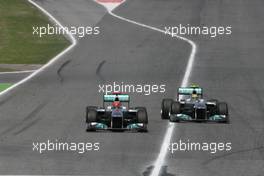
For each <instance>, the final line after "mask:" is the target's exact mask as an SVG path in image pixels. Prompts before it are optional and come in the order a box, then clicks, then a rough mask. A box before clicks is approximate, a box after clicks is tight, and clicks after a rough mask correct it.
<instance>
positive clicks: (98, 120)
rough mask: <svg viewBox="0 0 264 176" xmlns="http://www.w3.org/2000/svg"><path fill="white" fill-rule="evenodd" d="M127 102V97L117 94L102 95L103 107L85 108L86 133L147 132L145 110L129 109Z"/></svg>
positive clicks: (141, 108)
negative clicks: (107, 131) (105, 131)
mask: <svg viewBox="0 0 264 176" xmlns="http://www.w3.org/2000/svg"><path fill="white" fill-rule="evenodd" d="M129 102H130V100H129V95H125V94H121V93H119V92H117V93H112V94H109V95H104V100H103V107H96V106H88V107H87V108H86V123H87V131H97V130H111V131H126V130H127V131H136V132H147V124H148V115H147V110H146V108H145V107H136V108H131V107H130V106H129ZM123 103H124V104H126V106H124V105H123ZM107 104H108V105H107Z"/></svg>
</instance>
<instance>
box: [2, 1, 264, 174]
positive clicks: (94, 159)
mask: <svg viewBox="0 0 264 176" xmlns="http://www.w3.org/2000/svg"><path fill="white" fill-rule="evenodd" d="M38 3H40V4H41V5H42V6H43V7H44V8H45V9H47V10H48V11H49V12H51V13H52V14H53V15H54V16H55V17H56V18H57V19H58V20H59V21H61V22H62V24H64V25H96V26H100V28H101V34H100V36H87V37H85V38H82V39H80V40H79V41H78V44H77V46H76V47H75V48H74V49H73V50H71V52H70V53H68V54H67V55H65V56H64V57H62V58H61V59H60V60H59V61H57V62H56V63H55V64H54V65H52V66H50V67H49V68H48V69H46V70H44V71H43V72H41V74H39V75H37V76H36V77H34V78H33V79H31V80H30V81H28V82H26V83H25V84H23V85H21V86H19V87H18V88H16V89H14V90H12V91H11V92H9V94H7V95H5V96H2V97H0V105H1V106H0V112H1V118H0V129H1V131H0V137H1V140H0V174H41V175H45V174H73V175H78V174H86V175H116V176H117V175H120V176H123V175H126V176H130V175H131V176H132V175H133V176H134V175H149V173H150V172H151V168H152V166H153V163H154V161H155V159H156V158H157V156H158V154H159V151H160V146H161V143H162V141H163V138H164V134H165V131H166V127H167V123H168V122H167V121H162V120H161V119H160V116H159V110H160V102H161V99H162V98H163V97H175V94H176V87H178V86H180V83H181V80H182V77H183V75H184V72H185V66H186V62H187V59H188V56H189V53H190V51H191V48H190V46H189V45H188V44H187V43H186V42H183V41H180V40H178V39H176V38H170V37H168V36H165V35H164V34H161V33H158V32H155V31H151V30H148V29H144V28H142V27H139V26H136V25H133V24H130V23H127V22H124V21H120V20H119V19H116V18H114V17H112V16H110V15H108V14H106V12H105V11H104V9H103V8H102V7H101V6H99V5H97V4H95V3H94V2H92V1H84V0H78V2H76V1H70V0H66V1H65V0H63V1H62V0H61V1H58V0H57V1H51V0H41V1H40V0H39V1H38ZM263 6H264V2H263V1H261V0H243V1H240V0H236V1H232V2H230V1H228V0H222V1H213V2H212V1H204V0H198V1H197V0H195V1H194V0H187V1H186V0H180V1H173V0H167V1H161V0H146V1H144V2H143V1H139V0H128V1H127V2H126V3H125V4H123V5H122V6H120V7H118V9H116V10H115V11H114V12H115V13H116V14H119V15H120V16H124V17H126V18H129V19H133V20H135V21H138V22H141V23H144V24H148V25H152V26H155V27H159V28H162V27H164V26H165V25H177V24H179V23H182V24H192V25H199V24H200V25H208V26H210V25H220V24H221V25H232V27H233V34H232V36H231V37H221V38H218V39H210V38H206V37H202V36H201V37H190V38H191V39H192V40H193V41H194V42H196V44H197V45H198V47H199V48H198V53H197V55H196V58H195V63H194V67H193V71H192V75H191V78H190V80H189V82H195V83H198V84H199V85H200V86H202V87H204V89H205V91H206V92H205V93H206V95H205V96H206V97H208V98H209V97H210V98H211V97H212V98H218V99H220V100H224V101H226V102H228V104H229V106H230V114H231V123H230V124H228V125H225V124H201V123H198V124H197V123H181V124H176V125H175V130H174V134H173V137H172V139H171V141H172V142H178V141H179V140H180V139H182V140H187V139H189V140H191V141H195V142H209V143H210V142H232V151H231V152H218V153H216V154H210V153H208V152H197V151H189V152H176V153H174V154H168V155H167V157H166V159H165V161H166V162H165V163H164V166H163V167H162V173H161V175H162V176H165V175H166V176H173V175H174V176H178V175H179V176H193V175H196V176H211V175H219V176H222V175H239V176H249V175H250V176H261V175H263V173H264V167H263V166H264V161H263V159H264V153H263V152H264V149H263V143H264V137H263V132H264V118H263V114H264V113H263V104H264V93H263V88H264V81H263V75H264V69H263V65H264V63H263V62H264V61H263V59H262V55H263V54H262V51H263V46H264V45H263V43H264V37H263V35H264V34H263V27H264V24H263V20H261V17H263V15H264V14H263V13H264V12H263ZM91 14H93V15H91ZM102 63H103V65H102ZM100 65H101V66H100ZM98 66H100V69H99V70H98ZM113 81H119V82H121V81H124V82H126V83H142V84H166V94H164V95H163V94H152V95H151V96H142V95H138V94H132V97H131V98H132V105H134V106H138V105H143V106H146V107H147V109H148V113H149V133H143V134H142V133H86V132H85V123H84V108H85V106H86V105H96V104H98V105H99V104H101V100H102V98H101V94H99V93H97V91H98V84H106V83H111V82H113ZM48 139H50V140H55V139H59V140H61V141H64V142H67V141H68V142H72V141H75V142H100V151H99V152H87V153H85V154H77V153H74V152H47V153H43V154H39V153H37V152H33V151H32V142H36V141H46V140H48Z"/></svg>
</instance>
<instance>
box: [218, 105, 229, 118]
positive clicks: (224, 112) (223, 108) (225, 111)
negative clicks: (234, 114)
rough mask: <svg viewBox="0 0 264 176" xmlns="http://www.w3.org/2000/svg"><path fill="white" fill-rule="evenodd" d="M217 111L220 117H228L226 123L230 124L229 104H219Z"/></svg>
mask: <svg viewBox="0 0 264 176" xmlns="http://www.w3.org/2000/svg"><path fill="white" fill-rule="evenodd" d="M217 111H218V114H219V115H225V116H226V120H225V122H226V123H228V122H229V114H228V106H227V103H225V102H219V103H218V105H217Z"/></svg>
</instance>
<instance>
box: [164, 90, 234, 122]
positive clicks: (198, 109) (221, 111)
mask: <svg viewBox="0 0 264 176" xmlns="http://www.w3.org/2000/svg"><path fill="white" fill-rule="evenodd" d="M177 97H178V98H177V100H176V101H174V100H173V99H163V100H162V103H161V118H162V119H169V120H170V121H171V122H180V121H195V122H222V123H229V114H228V106H227V103H225V102H219V101H218V100H216V99H212V100H204V99H203V89H202V88H200V87H199V86H190V87H180V88H179V89H178V96H177Z"/></svg>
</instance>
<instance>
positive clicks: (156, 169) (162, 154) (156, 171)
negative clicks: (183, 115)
mask: <svg viewBox="0 0 264 176" xmlns="http://www.w3.org/2000/svg"><path fill="white" fill-rule="evenodd" d="M95 2H96V1H95ZM106 9H107V8H106ZM107 11H108V13H109V14H110V15H112V16H114V17H116V18H118V19H120V20H123V21H126V22H129V23H132V24H135V25H138V26H141V27H144V28H148V29H151V30H154V31H157V32H161V33H164V34H166V31H165V30H162V29H158V28H156V27H152V26H149V25H146V24H143V23H139V22H136V21H133V20H130V19H127V18H124V17H121V16H119V15H116V14H114V13H113V12H112V11H109V10H108V9H107ZM167 34H170V33H167ZM170 35H171V34H170ZM173 36H175V37H177V38H178V39H180V40H183V41H185V42H187V43H189V44H190V45H191V47H192V51H191V54H190V56H189V59H188V63H187V66H186V69H185V73H184V76H183V79H182V82H181V87H185V86H187V85H188V81H189V78H190V75H191V72H192V67H193V63H194V59H195V54H196V51H197V46H196V44H195V43H194V42H193V41H192V40H189V39H187V38H185V37H181V36H178V35H173ZM174 128H175V123H168V126H167V131H166V133H165V136H164V139H163V143H162V146H161V149H160V152H159V155H158V157H157V159H156V161H155V164H154V169H153V171H152V172H151V175H150V176H159V174H160V170H161V167H162V166H163V165H164V161H165V158H166V155H167V152H168V146H169V143H170V140H171V137H172V134H173V131H174Z"/></svg>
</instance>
